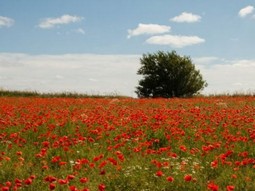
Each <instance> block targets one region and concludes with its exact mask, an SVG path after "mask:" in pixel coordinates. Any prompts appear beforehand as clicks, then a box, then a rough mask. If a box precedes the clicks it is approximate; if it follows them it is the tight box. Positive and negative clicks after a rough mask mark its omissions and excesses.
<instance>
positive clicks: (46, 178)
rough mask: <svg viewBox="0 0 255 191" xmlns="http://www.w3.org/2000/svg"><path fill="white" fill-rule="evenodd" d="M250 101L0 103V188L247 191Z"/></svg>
mask: <svg viewBox="0 0 255 191" xmlns="http://www.w3.org/2000/svg"><path fill="white" fill-rule="evenodd" d="M254 116H255V97H253V96H234V97H228V96H224V97H196V98H190V99H177V98H173V99H161V98H159V99H134V98H125V97H118V98H116V97H114V98H113V97H111V98H109V97H108V98H89V97H87V98H84V97H76V98H68V97H65V96H64V97H61V96H60V97H57V96H55V97H54V96H52V97H48V98H46V97H40V96H32V97H17V96H14V97H9V96H7V95H6V94H5V95H4V96H2V97H0V189H1V190H2V191H8V190H28V191H29V190H30V191H33V190H60V191H61V190H62V191H66V190H71V191H88V190H90V191H97V190H98V191H104V190H105V191H108V190H109V191H122V190H123V191H124V190H125V191H146V190H147V191H172V190H176V191H182V190H183V191H184V190H189V191H190V190H191V191H192V190H194V191H197V190H213V191H217V190H227V191H230V190H242V191H245V190H246V191H250V190H255V182H254V179H255V149H254V148H255V147H254V146H255V119H254Z"/></svg>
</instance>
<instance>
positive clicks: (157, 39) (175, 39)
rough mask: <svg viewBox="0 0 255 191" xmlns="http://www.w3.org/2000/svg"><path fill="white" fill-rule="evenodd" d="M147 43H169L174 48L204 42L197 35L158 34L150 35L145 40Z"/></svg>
mask: <svg viewBox="0 0 255 191" xmlns="http://www.w3.org/2000/svg"><path fill="white" fill-rule="evenodd" d="M146 42H147V43H148V44H156V45H169V46H172V47H175V48H182V47H185V46H190V45H195V44H199V43H203V42H205V40H204V39H202V38H200V37H198V36H180V35H160V36H152V37H150V38H149V39H147V40H146Z"/></svg>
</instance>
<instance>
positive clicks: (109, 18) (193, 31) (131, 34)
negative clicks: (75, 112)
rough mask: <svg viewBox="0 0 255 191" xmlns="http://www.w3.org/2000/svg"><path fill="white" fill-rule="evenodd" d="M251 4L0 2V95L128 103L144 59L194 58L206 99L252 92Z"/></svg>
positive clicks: (239, 0) (254, 24)
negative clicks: (67, 94) (90, 96)
mask: <svg viewBox="0 0 255 191" xmlns="http://www.w3.org/2000/svg"><path fill="white" fill-rule="evenodd" d="M254 34H255V2H254V0H253V1H251V0H246V1H245V0H236V1H235V2H232V3H230V2H229V0H215V1H203V0H196V1H188V0H179V1H173V0H169V1H163V0H162V1H159V0H137V1H126V0H125V1H124V0H108V1H102V0H72V1H70V0H44V1H34V0H8V1H6V0H0V88H4V89H18V90H36V91H47V92H48V91H50V92H54V91H76V92H87V93H109V92H116V93H120V94H125V95H129V96H134V93H133V92H134V90H135V86H137V85H138V80H139V76H137V75H136V71H137V69H138V68H139V58H141V56H142V54H143V53H148V52H156V51H158V50H163V51H172V50H176V51H177V53H179V54H181V55H187V56H190V57H191V58H192V60H193V61H194V64H196V68H198V69H200V71H201V73H202V75H203V76H204V78H205V79H206V80H207V82H208V84H209V86H208V87H207V88H206V89H205V90H204V93H226V92H235V91H253V90H254V87H255V83H254V81H255V77H254V76H255V75H254V73H255V56H254V44H255V38H254Z"/></svg>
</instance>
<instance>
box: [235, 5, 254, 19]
mask: <svg viewBox="0 0 255 191" xmlns="http://www.w3.org/2000/svg"><path fill="white" fill-rule="evenodd" d="M253 11H254V7H253V6H251V5H249V6H247V7H244V8H242V9H241V10H240V11H239V13H238V14H239V16H240V17H246V16H247V15H249V14H251V13H252V12H253Z"/></svg>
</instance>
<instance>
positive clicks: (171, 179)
mask: <svg viewBox="0 0 255 191" xmlns="http://www.w3.org/2000/svg"><path fill="white" fill-rule="evenodd" d="M166 180H167V181H168V182H173V181H174V178H173V177H172V176H168V177H167V178H166Z"/></svg>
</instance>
